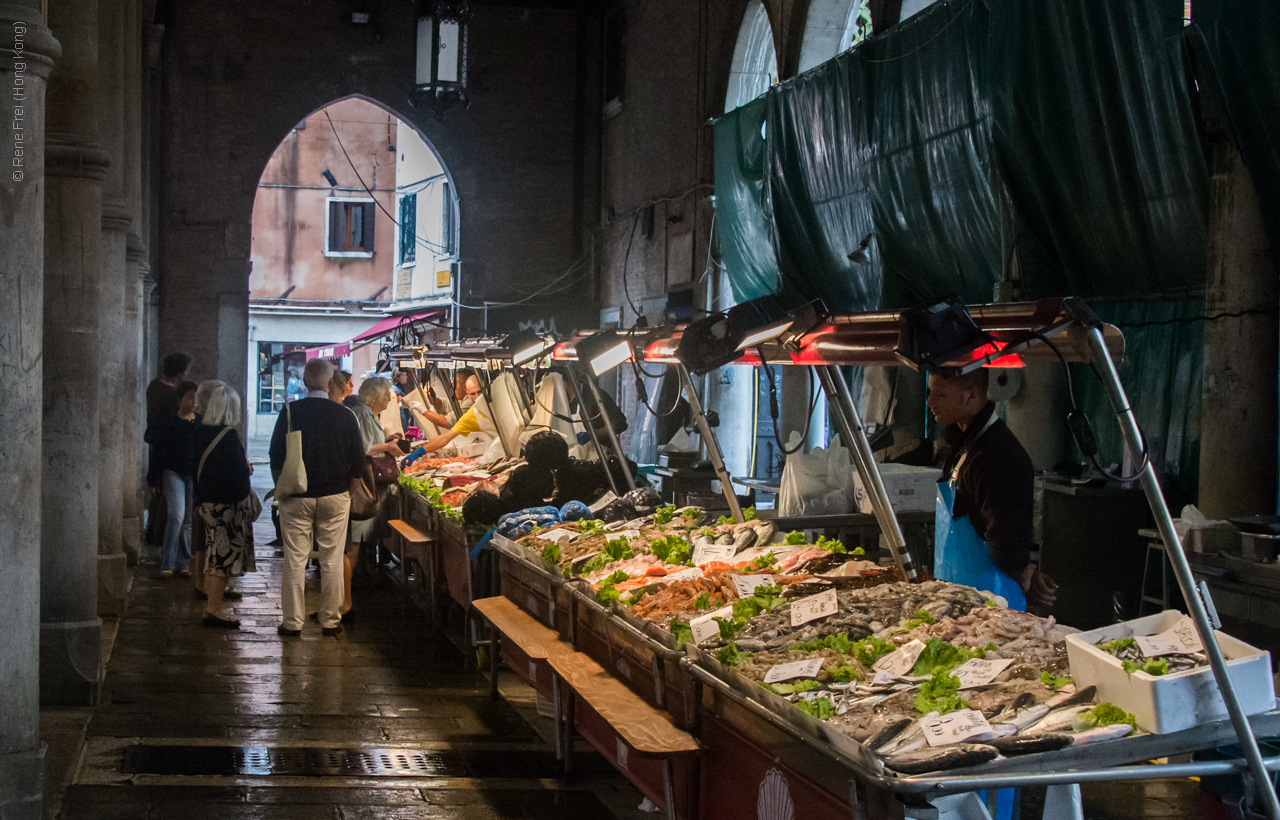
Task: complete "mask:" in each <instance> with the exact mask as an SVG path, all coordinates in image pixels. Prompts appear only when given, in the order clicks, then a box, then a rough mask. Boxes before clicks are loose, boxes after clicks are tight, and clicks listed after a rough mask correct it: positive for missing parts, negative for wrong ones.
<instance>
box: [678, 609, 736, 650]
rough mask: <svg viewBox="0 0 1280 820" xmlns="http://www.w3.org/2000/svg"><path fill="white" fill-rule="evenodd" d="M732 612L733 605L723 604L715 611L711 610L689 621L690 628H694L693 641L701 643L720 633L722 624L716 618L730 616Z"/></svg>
mask: <svg viewBox="0 0 1280 820" xmlns="http://www.w3.org/2000/svg"><path fill="white" fill-rule="evenodd" d="M732 614H733V607H732V606H722V607H720V608H719V609H717V610H716V611H715V612H709V613H707V614H706V615H699V616H698V617H697V618H694V619H693V620H692V621H690V622H689V628H690V629H692V630H693V642H694V643H695V644H700V643H703V642H704V641H708V640H710V639H711V638H714V637H715V636H717V635H719V634H720V624H719V623H717V622H716V620H715V619H716V618H728V617H729V616H730V615H732Z"/></svg>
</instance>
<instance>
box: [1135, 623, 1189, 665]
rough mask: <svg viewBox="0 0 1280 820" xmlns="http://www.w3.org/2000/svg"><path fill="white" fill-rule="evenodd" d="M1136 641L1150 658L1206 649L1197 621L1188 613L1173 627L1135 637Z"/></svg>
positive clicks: (1185, 653) (1186, 653)
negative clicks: (1153, 633)
mask: <svg viewBox="0 0 1280 820" xmlns="http://www.w3.org/2000/svg"><path fill="white" fill-rule="evenodd" d="M1134 642H1135V643H1136V644H1137V645H1138V648H1139V649H1141V650H1142V654H1143V655H1144V656H1146V657H1148V658H1157V657H1159V656H1161V655H1190V654H1191V653H1192V652H1202V651H1204V644H1203V643H1201V642H1200V633H1198V632H1197V631H1196V622H1195V621H1193V620H1191V618H1189V617H1187V616H1186V615H1183V616H1182V617H1181V618H1180V619H1179V620H1178V622H1177V623H1176V624H1174V625H1173V629H1170V630H1168V631H1167V632H1161V633H1160V634H1159V635H1147V636H1145V637H1141V638H1135V639H1134Z"/></svg>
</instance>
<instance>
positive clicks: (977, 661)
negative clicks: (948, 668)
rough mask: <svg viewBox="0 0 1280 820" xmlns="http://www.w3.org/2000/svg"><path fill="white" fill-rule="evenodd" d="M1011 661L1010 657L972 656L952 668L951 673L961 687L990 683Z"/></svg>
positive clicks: (968, 687) (967, 687)
mask: <svg viewBox="0 0 1280 820" xmlns="http://www.w3.org/2000/svg"><path fill="white" fill-rule="evenodd" d="M1012 663H1013V660H1012V659H1010V660H1003V661H999V660H990V661H989V660H984V659H982V658H974V659H973V660H969V661H965V662H964V663H962V664H960V665H959V666H957V667H956V668H955V669H954V670H952V672H951V674H953V675H955V676H956V678H957V679H958V680H959V681H960V688H961V689H970V688H972V687H974V686H982V685H983V684H985V683H991V681H993V680H995V677H996V675H999V674H1000V673H1001V672H1003V671H1004V670H1005V669H1006V668H1007V667H1008V666H1009V665H1010V664H1012Z"/></svg>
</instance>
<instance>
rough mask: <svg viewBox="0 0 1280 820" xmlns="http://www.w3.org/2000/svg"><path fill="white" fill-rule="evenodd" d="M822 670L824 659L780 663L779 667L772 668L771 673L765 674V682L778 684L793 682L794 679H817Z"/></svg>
mask: <svg viewBox="0 0 1280 820" xmlns="http://www.w3.org/2000/svg"><path fill="white" fill-rule="evenodd" d="M821 669H822V658H812V659H811V660H807V661H795V662H794V663H780V664H778V665H777V666H773V667H770V669H769V671H768V672H766V673H765V674H764V682H765V683H777V682H778V681H783V680H791V679H792V678H814V677H817V675H818V672H819V670H821Z"/></svg>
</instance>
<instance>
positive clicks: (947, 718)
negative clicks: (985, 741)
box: [921, 709, 991, 746]
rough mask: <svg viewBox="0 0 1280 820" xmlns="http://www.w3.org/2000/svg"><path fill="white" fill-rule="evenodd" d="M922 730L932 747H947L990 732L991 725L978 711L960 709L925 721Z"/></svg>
mask: <svg viewBox="0 0 1280 820" xmlns="http://www.w3.org/2000/svg"><path fill="white" fill-rule="evenodd" d="M921 728H923V729H924V738H925V740H926V741H928V743H929V745H930V746H946V745H947V744H949V743H963V742H964V741H966V740H968V739H969V738H971V737H977V736H978V735H981V734H985V733H987V732H990V731H991V724H990V723H987V719H986V718H984V717H983V716H982V713H981V712H979V711H978V710H977V709H960V710H958V711H955V712H951V713H949V714H946V715H940V716H938V717H936V718H930V719H928V720H926V721H923V722H922V723H921Z"/></svg>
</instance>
